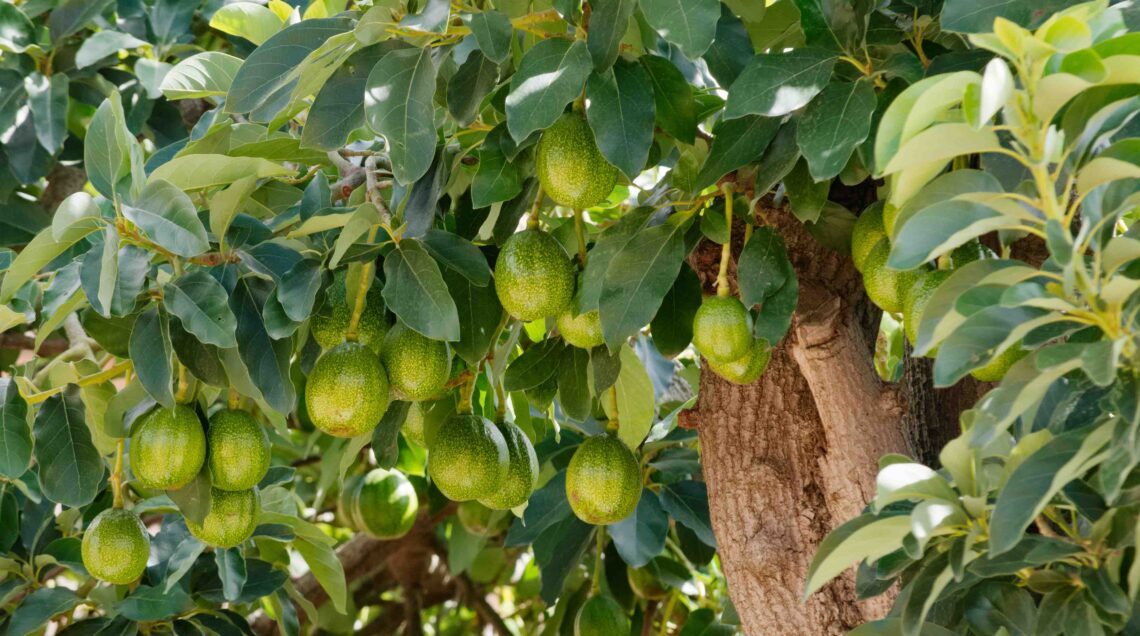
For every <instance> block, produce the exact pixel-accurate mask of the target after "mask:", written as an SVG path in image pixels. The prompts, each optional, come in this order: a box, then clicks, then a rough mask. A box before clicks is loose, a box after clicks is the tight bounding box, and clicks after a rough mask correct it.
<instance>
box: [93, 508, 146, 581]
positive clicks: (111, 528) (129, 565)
mask: <svg viewBox="0 0 1140 636" xmlns="http://www.w3.org/2000/svg"><path fill="white" fill-rule="evenodd" d="M80 552H81V554H82V555H83V567H85V568H87V571H88V572H89V573H91V576H94V577H95V578H97V579H99V580H100V581H106V582H108V583H114V584H115V585H126V584H127V583H131V582H133V581H135V580H137V579H138V578H139V577H140V576H142V573H143V571H144V570H146V561H147V558H148V557H149V556H150V535H148V534H147V533H146V527H145V526H143V524H142V521H141V520H140V519H139V517H138V515H136V514H135V513H133V512H130V511H127V510H123V509H122V508H108V509H106V510H104V511H103V512H100V513H99V514H98V515H96V516H95V518H94V519H92V520H91V524H90V525H89V526H87V530H86V531H85V532H84V533H83V544H82V546H81V548H80Z"/></svg>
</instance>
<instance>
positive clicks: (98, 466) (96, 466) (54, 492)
mask: <svg viewBox="0 0 1140 636" xmlns="http://www.w3.org/2000/svg"><path fill="white" fill-rule="evenodd" d="M33 432H34V434H35V438H36V442H35V457H36V472H37V474H38V475H39V478H40V487H41V488H42V489H43V493H44V496H46V497H47V498H48V499H50V500H52V501H54V502H56V503H60V504H63V505H65V506H70V507H72V508H78V507H80V506H85V505H87V504H89V503H91V502H92V501H94V500H95V496H96V495H98V494H99V485H100V483H101V482H102V481H103V473H104V467H103V458H102V457H101V456H100V455H99V451H98V450H96V448H95V445H94V444H93V443H92V441H91V431H90V430H89V429H88V428H87V423H86V422H85V421H84V412H83V402H82V401H81V400H80V399H79V395H78V392H76V391H72V390H69V391H66V392H64V393H62V394H56V395H53V396H51V397H49V398H48V399H47V400H46V401H44V403H43V405H42V406H41V407H40V410H39V411H38V412H37V413H36V421H35V425H34V426H33Z"/></svg>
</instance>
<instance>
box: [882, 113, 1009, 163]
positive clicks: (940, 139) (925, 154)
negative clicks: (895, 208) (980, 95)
mask: <svg viewBox="0 0 1140 636" xmlns="http://www.w3.org/2000/svg"><path fill="white" fill-rule="evenodd" d="M999 149H1001V143H1000V142H999V141H998V138H997V134H996V133H994V132H993V131H992V130H989V129H983V130H975V129H974V127H973V126H971V125H969V124H965V123H946V124H938V125H935V126H932V127H930V128H928V129H926V130H924V131H922V132H920V133H918V134H917V135H915V136H914V137H911V138H910V139H909V140H907V141H905V142H904V143H903V144H902V146H901V147H900V148H899V151H898V152H897V153H895V155H894V156H893V157H891V160H890V162H889V163H887V165H886V167H884V168H883V170H882V175H880V176H886V175H890V174H894V173H896V172H902V171H904V170H906V169H907V168H910V167H912V166H918V167H923V166H925V165H927V164H933V163H936V162H941V161H949V160H950V159H953V158H954V157H957V156H960V155H969V154H977V153H983V152H992V151H995V150H999Z"/></svg>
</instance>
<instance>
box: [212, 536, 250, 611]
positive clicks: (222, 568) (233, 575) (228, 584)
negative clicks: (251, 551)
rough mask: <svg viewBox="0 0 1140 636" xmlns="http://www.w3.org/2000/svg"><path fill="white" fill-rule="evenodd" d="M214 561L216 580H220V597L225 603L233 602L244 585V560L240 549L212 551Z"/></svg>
mask: <svg viewBox="0 0 1140 636" xmlns="http://www.w3.org/2000/svg"><path fill="white" fill-rule="evenodd" d="M214 561H215V562H217V564H218V578H219V579H221V580H222V595H223V596H224V597H225V599H226V600H227V601H231V602H232V601H235V600H237V598H238V596H240V595H241V588H242V587H243V586H244V585H245V578H246V569H245V558H244V557H243V556H242V554H241V549H240V548H228V549H218V550H214Z"/></svg>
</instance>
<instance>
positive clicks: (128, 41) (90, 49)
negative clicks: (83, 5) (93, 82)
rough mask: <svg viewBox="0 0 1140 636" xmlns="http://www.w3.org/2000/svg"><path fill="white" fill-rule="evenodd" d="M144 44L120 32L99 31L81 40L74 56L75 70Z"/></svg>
mask: <svg viewBox="0 0 1140 636" xmlns="http://www.w3.org/2000/svg"><path fill="white" fill-rule="evenodd" d="M145 45H146V42H145V41H144V40H140V39H138V38H136V37H135V36H133V35H131V34H129V33H123V32H121V31H111V30H105V31H99V32H97V33H93V34H92V35H91V37H89V38H87V39H85V40H83V44H81V45H79V51H78V52H76V54H75V66H76V68H85V67H88V66H91V65H93V64H95V63H96V62H98V61H100V60H102V59H103V58H105V57H108V56H110V55H113V54H115V53H118V52H119V51H121V50H123V49H136V48H138V47H140V46H145Z"/></svg>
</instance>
